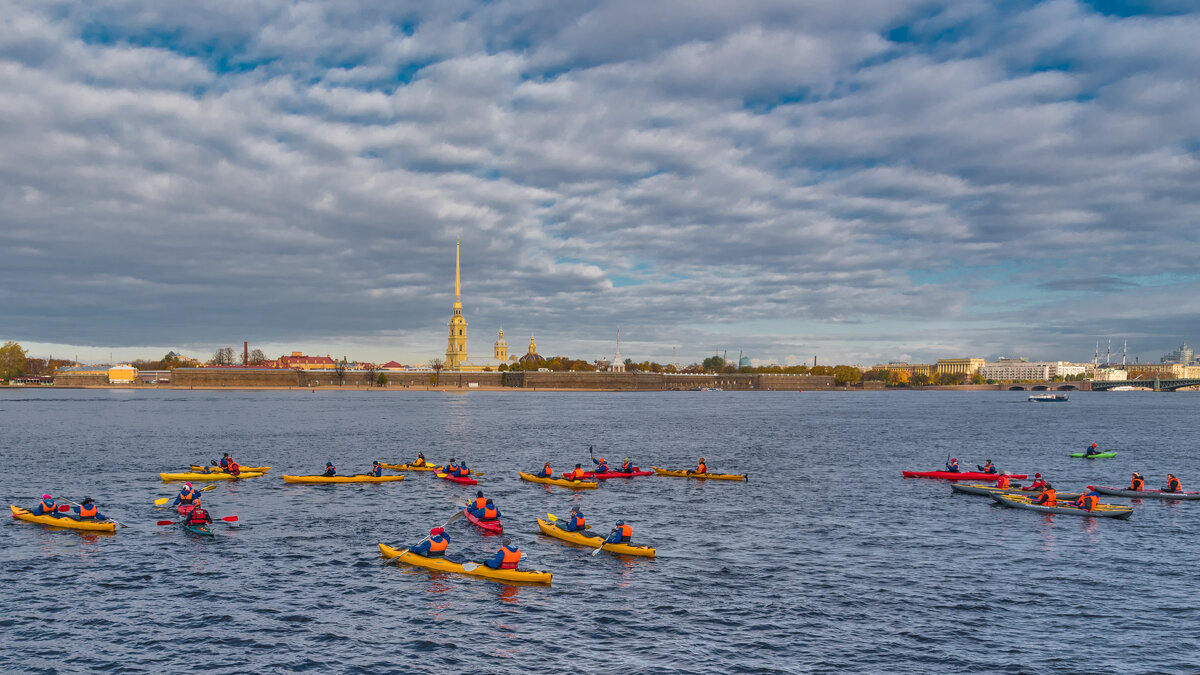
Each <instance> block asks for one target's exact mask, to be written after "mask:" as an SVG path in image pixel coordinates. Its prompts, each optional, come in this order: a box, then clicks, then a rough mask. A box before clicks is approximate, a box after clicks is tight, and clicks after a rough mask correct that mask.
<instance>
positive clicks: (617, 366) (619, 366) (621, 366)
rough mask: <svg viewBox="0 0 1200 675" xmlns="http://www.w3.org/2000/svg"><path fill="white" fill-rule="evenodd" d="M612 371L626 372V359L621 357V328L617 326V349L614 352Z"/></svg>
mask: <svg viewBox="0 0 1200 675" xmlns="http://www.w3.org/2000/svg"><path fill="white" fill-rule="evenodd" d="M612 372H614V373H623V372H625V361H624V360H622V359H621V329H620V328H619V327H618V328H617V350H616V351H615V352H614V353H613V360H612Z"/></svg>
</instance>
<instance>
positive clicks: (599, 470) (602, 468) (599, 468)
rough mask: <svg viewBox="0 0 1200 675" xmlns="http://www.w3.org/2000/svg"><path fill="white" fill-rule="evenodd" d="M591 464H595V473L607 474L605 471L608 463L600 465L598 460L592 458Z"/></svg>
mask: <svg viewBox="0 0 1200 675" xmlns="http://www.w3.org/2000/svg"><path fill="white" fill-rule="evenodd" d="M592 464H595V465H596V471H595V473H605V472H607V471H608V462H605V463H603V464H601V463H600V460H598V459H596V458H595V457H593V458H592Z"/></svg>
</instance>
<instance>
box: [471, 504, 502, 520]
mask: <svg viewBox="0 0 1200 675" xmlns="http://www.w3.org/2000/svg"><path fill="white" fill-rule="evenodd" d="M475 517H476V518H478V519H480V520H484V521H491V520H500V509H498V508H496V506H495V505H494V504H492V500H490V499H489V500H487V502H486V503H485V504H484V505H483V508H482V509H480V510H479V511H478V512H477V513H476V514H475Z"/></svg>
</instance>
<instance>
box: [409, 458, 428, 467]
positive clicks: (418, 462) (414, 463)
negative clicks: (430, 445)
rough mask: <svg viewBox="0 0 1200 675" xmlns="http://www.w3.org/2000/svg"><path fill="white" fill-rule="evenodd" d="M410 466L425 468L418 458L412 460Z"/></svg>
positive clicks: (423, 461) (421, 460)
mask: <svg viewBox="0 0 1200 675" xmlns="http://www.w3.org/2000/svg"><path fill="white" fill-rule="evenodd" d="M412 465H413V466H425V460H423V459H421V458H420V457H418V458H416V459H415V460H413V463H412Z"/></svg>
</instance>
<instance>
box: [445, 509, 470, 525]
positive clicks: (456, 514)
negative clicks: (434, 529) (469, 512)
mask: <svg viewBox="0 0 1200 675" xmlns="http://www.w3.org/2000/svg"><path fill="white" fill-rule="evenodd" d="M464 513H466V511H465V510H463V511H455V512H454V515H452V516H450V518H448V519H447V520H446V523H445V525H442V527H445V526H446V525H449V524H450V523H453V522H454V521H456V520H458V519H459V518H462V517H463V514H464Z"/></svg>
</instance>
